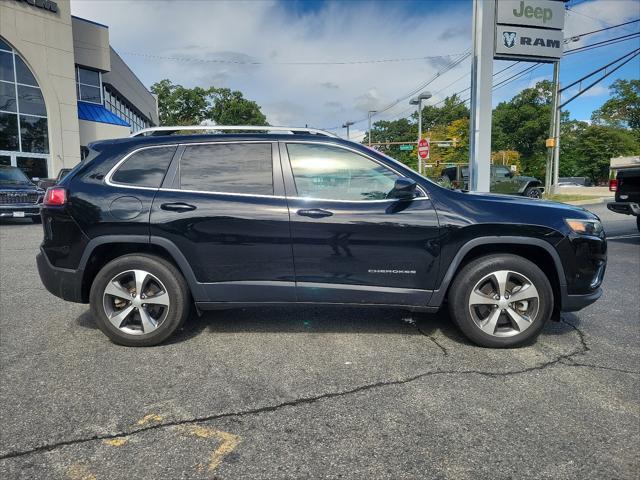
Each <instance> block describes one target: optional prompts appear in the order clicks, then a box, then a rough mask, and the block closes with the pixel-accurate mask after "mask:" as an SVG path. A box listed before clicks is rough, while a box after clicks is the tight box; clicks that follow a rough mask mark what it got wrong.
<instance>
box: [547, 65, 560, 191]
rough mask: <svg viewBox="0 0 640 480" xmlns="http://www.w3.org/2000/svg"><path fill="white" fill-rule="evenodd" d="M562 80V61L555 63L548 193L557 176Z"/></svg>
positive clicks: (550, 126) (548, 161)
mask: <svg viewBox="0 0 640 480" xmlns="http://www.w3.org/2000/svg"><path fill="white" fill-rule="evenodd" d="M559 80H560V62H559V61H557V62H554V63H553V96H552V98H551V121H550V122H549V138H550V139H551V140H552V141H551V143H550V144H549V155H548V157H547V168H546V170H545V173H546V175H545V178H544V187H545V192H547V194H549V193H553V192H552V191H551V188H552V185H554V183H553V179H554V178H555V172H554V155H555V149H556V147H555V146H556V142H557V141H558V137H559V136H560V132H557V131H556V115H557V111H558V104H559V103H560V102H559V101H558V100H559V99H558V88H559Z"/></svg>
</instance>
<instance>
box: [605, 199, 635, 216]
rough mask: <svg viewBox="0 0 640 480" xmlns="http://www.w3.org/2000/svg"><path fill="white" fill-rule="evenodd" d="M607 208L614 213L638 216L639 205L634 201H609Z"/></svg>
mask: <svg viewBox="0 0 640 480" xmlns="http://www.w3.org/2000/svg"><path fill="white" fill-rule="evenodd" d="M607 208H608V209H609V210H611V211H612V212H615V213H622V214H624V215H635V216H636V217H637V216H640V205H639V204H637V203H635V202H609V203H607Z"/></svg>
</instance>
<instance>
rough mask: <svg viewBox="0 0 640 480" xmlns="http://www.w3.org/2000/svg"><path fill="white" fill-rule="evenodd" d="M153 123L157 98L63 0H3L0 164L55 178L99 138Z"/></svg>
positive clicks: (102, 33)
mask: <svg viewBox="0 0 640 480" xmlns="http://www.w3.org/2000/svg"><path fill="white" fill-rule="evenodd" d="M157 124H158V106H157V100H156V98H155V97H154V96H153V95H152V94H151V92H149V91H148V90H147V89H146V88H145V86H144V85H143V84H142V82H141V81H140V80H139V79H138V78H137V77H136V76H135V74H134V73H133V72H132V71H131V69H129V67H128V66H127V65H126V64H125V63H124V61H123V60H122V58H120V56H119V55H118V54H117V53H116V52H115V50H114V49H113V48H111V46H110V45H109V27H108V26H106V25H101V24H98V23H95V22H92V21H89V20H85V19H82V18H77V17H74V16H72V15H71V8H70V4H69V1H68V0H57V1H55V2H54V1H50V0H0V165H13V166H17V167H20V168H21V169H23V170H24V171H25V173H27V175H28V176H29V177H54V176H56V175H57V173H58V171H59V170H60V169H61V168H69V167H73V166H74V165H76V164H77V163H78V162H79V161H80V160H81V159H82V158H84V156H85V155H86V152H87V145H88V144H89V143H91V142H94V141H96V140H104V139H109V138H118V137H126V136H128V135H130V133H132V132H135V131H137V130H140V129H142V128H146V127H150V126H154V125H157Z"/></svg>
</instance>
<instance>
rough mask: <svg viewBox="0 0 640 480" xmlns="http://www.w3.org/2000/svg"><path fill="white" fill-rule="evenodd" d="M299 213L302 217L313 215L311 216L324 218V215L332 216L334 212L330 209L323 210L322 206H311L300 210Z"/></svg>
mask: <svg viewBox="0 0 640 480" xmlns="http://www.w3.org/2000/svg"><path fill="white" fill-rule="evenodd" d="M297 214H298V215H300V216H302V217H311V218H322V217H330V216H331V215H333V212H330V211H329V210H323V209H321V208H309V209H302V210H298V211H297Z"/></svg>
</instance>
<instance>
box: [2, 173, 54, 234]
mask: <svg viewBox="0 0 640 480" xmlns="http://www.w3.org/2000/svg"><path fill="white" fill-rule="evenodd" d="M43 198H44V190H43V189H41V188H38V187H37V186H36V185H34V184H33V182H32V181H31V180H29V178H28V177H27V176H26V175H25V174H24V173H23V171H22V170H20V169H19V168H18V167H9V166H4V165H0V218H4V217H13V218H31V221H32V222H34V223H40V207H41V206H42V200H43Z"/></svg>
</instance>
